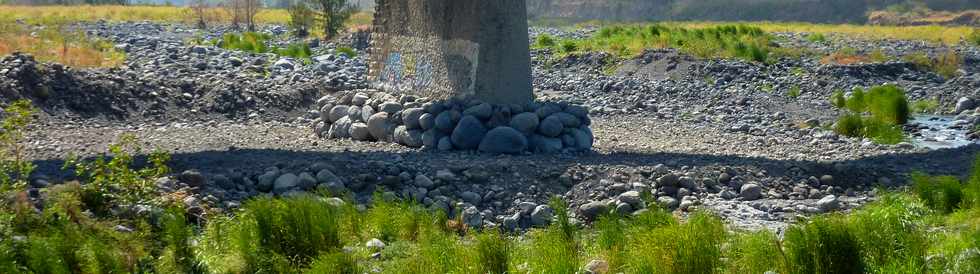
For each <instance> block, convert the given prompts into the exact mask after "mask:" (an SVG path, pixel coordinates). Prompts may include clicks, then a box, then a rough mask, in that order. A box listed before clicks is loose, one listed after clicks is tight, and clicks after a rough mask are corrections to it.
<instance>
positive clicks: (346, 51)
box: [337, 47, 357, 58]
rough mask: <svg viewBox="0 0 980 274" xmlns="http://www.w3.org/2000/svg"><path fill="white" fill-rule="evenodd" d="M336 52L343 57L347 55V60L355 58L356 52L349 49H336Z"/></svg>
mask: <svg viewBox="0 0 980 274" xmlns="http://www.w3.org/2000/svg"><path fill="white" fill-rule="evenodd" d="M337 52H339V53H340V54H343V55H347V57H348V58H354V57H357V51H356V50H354V49H353V48H351V47H338V48H337Z"/></svg>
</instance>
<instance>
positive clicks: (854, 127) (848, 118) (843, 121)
mask: <svg viewBox="0 0 980 274" xmlns="http://www.w3.org/2000/svg"><path fill="white" fill-rule="evenodd" d="M834 132H836V133H837V134H840V135H844V136H850V137H859V136H863V135H864V119H863V118H861V116H860V115H857V114H845V115H843V116H841V117H840V118H837V123H835V124H834Z"/></svg>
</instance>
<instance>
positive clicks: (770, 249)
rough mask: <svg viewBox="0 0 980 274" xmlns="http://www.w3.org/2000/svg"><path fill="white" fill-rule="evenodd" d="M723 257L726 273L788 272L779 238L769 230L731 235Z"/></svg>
mask: <svg viewBox="0 0 980 274" xmlns="http://www.w3.org/2000/svg"><path fill="white" fill-rule="evenodd" d="M725 258H727V261H726V263H725V265H726V266H725V268H726V270H727V273H732V274H736V273H766V272H768V271H773V272H776V273H789V271H788V270H787V269H786V268H787V265H786V263H785V262H786V260H785V258H784V257H783V250H782V247H781V244H780V241H779V238H778V237H776V234H774V233H772V232H770V231H769V230H761V231H756V232H744V233H740V234H738V235H737V236H735V237H733V238H732V241H731V243H730V245H729V247H728V249H726V250H725Z"/></svg>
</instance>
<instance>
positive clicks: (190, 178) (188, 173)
mask: <svg viewBox="0 0 980 274" xmlns="http://www.w3.org/2000/svg"><path fill="white" fill-rule="evenodd" d="M177 180H179V181H180V182H181V183H185V184H187V185H188V186H192V187H201V186H204V184H205V183H207V179H206V178H204V175H203V174H201V172H200V171H197V170H193V169H191V170H185V171H184V172H181V173H180V175H178V176H177Z"/></svg>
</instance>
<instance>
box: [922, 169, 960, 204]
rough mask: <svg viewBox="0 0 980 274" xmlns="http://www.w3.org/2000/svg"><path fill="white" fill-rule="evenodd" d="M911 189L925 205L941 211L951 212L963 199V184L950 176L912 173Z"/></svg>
mask: <svg viewBox="0 0 980 274" xmlns="http://www.w3.org/2000/svg"><path fill="white" fill-rule="evenodd" d="M909 177H910V179H911V180H912V184H913V189H914V191H915V193H916V195H918V196H919V199H921V200H922V202H923V203H925V205H926V206H928V207H930V208H932V209H933V210H936V211H939V212H942V213H951V212H953V210H956V209H958V208H959V207H960V203H961V202H962V201H963V185H962V184H960V181H959V179H956V177H952V176H929V175H926V174H923V173H919V172H916V173H912V174H911V175H910V176H909Z"/></svg>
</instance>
